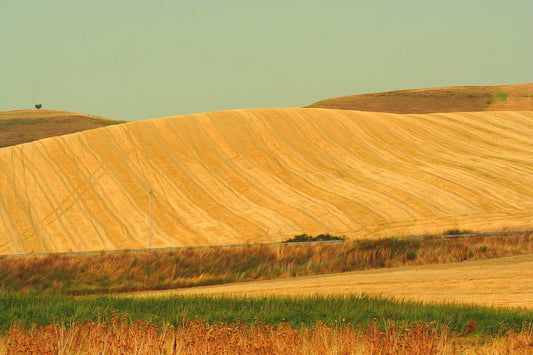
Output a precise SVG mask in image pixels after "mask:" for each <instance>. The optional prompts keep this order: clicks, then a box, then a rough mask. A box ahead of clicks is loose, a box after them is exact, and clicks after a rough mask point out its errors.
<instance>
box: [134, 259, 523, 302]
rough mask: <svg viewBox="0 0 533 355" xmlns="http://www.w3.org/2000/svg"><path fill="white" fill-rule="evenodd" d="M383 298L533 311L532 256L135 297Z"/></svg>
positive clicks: (204, 288)
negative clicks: (371, 296)
mask: <svg viewBox="0 0 533 355" xmlns="http://www.w3.org/2000/svg"><path fill="white" fill-rule="evenodd" d="M176 294H179V295H233V296H266V295H290V296H302V295H307V296H309V295H349V294H355V295H361V294H371V295H381V296H385V297H392V298H396V299H407V300H415V301H424V302H439V303H443V302H445V303H449V302H457V303H467V304H479V305H488V306H495V307H524V308H530V309H531V308H533V297H531V295H533V254H526V255H519V256H513V257H507V258H499V259H490V260H477V261H465V262H461V263H452V264H437V265H425V266H412V267H398V268H392V269H380V270H367V271H354V272H345V273H340V274H329V275H316V276H304V277H295V278H289V279H281V280H267V281H253V282H241V283H232V284H226V285H216V286H203V287H192V288H184V289H179V290H165V291H146V292H138V293H133V294H132V295H135V296H169V295H176Z"/></svg>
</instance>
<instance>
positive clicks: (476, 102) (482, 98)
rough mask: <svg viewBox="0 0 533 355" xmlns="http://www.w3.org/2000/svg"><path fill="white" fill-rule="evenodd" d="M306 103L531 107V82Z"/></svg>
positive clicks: (393, 109)
mask: <svg viewBox="0 0 533 355" xmlns="http://www.w3.org/2000/svg"><path fill="white" fill-rule="evenodd" d="M308 107H312V108H333V109H342V110H358V111H374V112H389V113H435V112H479V111H533V83H530V84H519V85H502V86H455V87H440V88H429V89H415V90H398V91H388V92H381V93H374V94H361V95H351V96H342V97H336V98H332V99H325V100H321V101H318V102H315V103H314V104H311V105H310V106H308Z"/></svg>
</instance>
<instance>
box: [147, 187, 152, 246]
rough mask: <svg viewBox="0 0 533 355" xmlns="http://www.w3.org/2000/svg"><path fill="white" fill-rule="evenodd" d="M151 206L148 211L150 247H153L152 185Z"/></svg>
mask: <svg viewBox="0 0 533 355" xmlns="http://www.w3.org/2000/svg"><path fill="white" fill-rule="evenodd" d="M149 193H150V207H149V212H148V220H149V221H148V249H151V248H152V187H150V192H149Z"/></svg>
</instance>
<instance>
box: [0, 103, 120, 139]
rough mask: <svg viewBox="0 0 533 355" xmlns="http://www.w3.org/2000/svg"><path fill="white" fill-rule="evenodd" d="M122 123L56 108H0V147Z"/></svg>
mask: <svg viewBox="0 0 533 355" xmlns="http://www.w3.org/2000/svg"><path fill="white" fill-rule="evenodd" d="M123 122H124V121H118V120H112V119H108V118H103V117H97V116H90V115H84V114H80V113H75V112H68V111H59V110H13V111H0V148H2V147H7V146H12V145H17V144H22V143H27V142H33V141H36V140H39V139H42V138H47V137H54V136H60V135H64V134H69V133H75V132H80V131H85V130H88V129H93V128H99V127H104V126H109V125H113V124H119V123H123Z"/></svg>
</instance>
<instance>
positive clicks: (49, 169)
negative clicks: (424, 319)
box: [0, 108, 533, 254]
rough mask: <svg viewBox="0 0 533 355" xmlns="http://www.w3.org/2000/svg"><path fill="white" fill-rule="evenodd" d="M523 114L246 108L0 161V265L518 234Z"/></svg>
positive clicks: (525, 200)
mask: <svg viewBox="0 0 533 355" xmlns="http://www.w3.org/2000/svg"><path fill="white" fill-rule="evenodd" d="M532 142H533V112H476V113H441V114H410V115H400V114H388V113H374V112H356V111H348V110H332V109H311V108H299V109H257V110H235V111H225V112H212V113H203V114H196V115H188V116H176V117H166V118H161V119H154V120H148V121H139V122H130V123H126V124H121V125H114V126H110V127H104V128H100V129H94V130H89V131H84V132H79V133H75V134H70V135H65V136H59V137H53V138H47V139H41V140H39V141H36V142H32V143H27V144H19V145H16V146H12V147H6V148H2V149H0V231H2V233H1V234H0V254H16V253H31V252H46V251H80V250H101V249H122V248H139V247H146V246H147V245H148V230H149V220H148V213H149V212H148V211H149V189H150V188H151V189H152V190H153V198H152V216H153V218H152V220H153V243H152V246H153V247H166V246H195V245H216V244H236V243H256V242H270V241H280V240H282V239H286V238H288V237H292V236H293V235H294V234H297V233H298V234H299V233H308V234H319V233H325V232H329V233H332V234H337V235H339V234H341V235H346V236H347V237H350V238H358V237H379V236H389V235H399V234H400V235H401V234H418V233H434V232H437V233H438V232H442V231H443V230H444V229H447V228H454V227H455V228H457V227H459V228H468V229H474V230H486V229H499V228H502V227H510V228H515V227H520V226H530V224H531V221H532V220H533V144H532Z"/></svg>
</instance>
